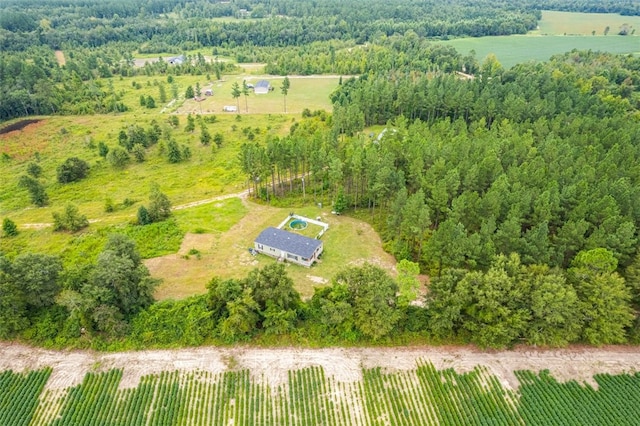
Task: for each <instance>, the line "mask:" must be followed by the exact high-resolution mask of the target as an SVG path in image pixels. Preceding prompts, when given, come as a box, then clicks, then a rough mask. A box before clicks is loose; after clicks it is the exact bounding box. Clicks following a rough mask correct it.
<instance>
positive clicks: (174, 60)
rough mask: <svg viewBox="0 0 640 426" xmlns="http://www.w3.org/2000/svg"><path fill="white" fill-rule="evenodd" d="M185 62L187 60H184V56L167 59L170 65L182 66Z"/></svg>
mask: <svg viewBox="0 0 640 426" xmlns="http://www.w3.org/2000/svg"><path fill="white" fill-rule="evenodd" d="M186 60H187V58H185V57H184V55H180V56H175V57H173V58H169V59H167V61H168V62H169V63H170V64H171V65H182V64H184V61H186Z"/></svg>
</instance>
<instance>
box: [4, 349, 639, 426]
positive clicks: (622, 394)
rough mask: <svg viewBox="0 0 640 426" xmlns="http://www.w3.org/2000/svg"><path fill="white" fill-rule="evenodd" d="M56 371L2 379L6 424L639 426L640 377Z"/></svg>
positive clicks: (422, 366)
mask: <svg viewBox="0 0 640 426" xmlns="http://www.w3.org/2000/svg"><path fill="white" fill-rule="evenodd" d="M50 374H51V370H50V369H45V370H40V371H35V372H30V373H14V372H11V371H5V372H3V373H0V384H1V385H2V386H1V387H0V423H1V424H6V425H25V426H26V425H51V426H64V425H101V426H103V425H127V426H136V425H230V424H233V425H278V426H283V425H305V426H311V425H334V426H336V425H345V426H350V425H362V426H369V425H438V424H439V425H461V426H462V425H464V426H468V425H510V426H512V425H525V424H526V425H573V424H575V425H605V424H607V425H613V424H615V425H633V424H637V423H636V421H637V419H638V418H640V404H638V401H640V374H638V373H636V374H620V375H609V374H600V375H596V376H595V377H594V380H595V382H596V383H597V384H598V389H597V390H596V389H594V388H593V387H592V386H590V385H587V384H579V383H577V382H575V381H569V382H566V383H559V382H557V381H556V380H555V379H554V378H553V377H551V376H550V375H549V374H548V373H547V372H544V371H543V372H541V373H534V372H531V371H519V372H516V376H517V377H518V379H519V380H520V388H519V389H518V390H516V391H513V390H510V389H507V388H505V387H504V386H503V385H502V384H501V383H500V381H499V380H498V379H497V377H496V376H494V375H493V374H491V373H490V372H489V371H488V369H486V368H485V367H481V366H478V367H476V368H474V369H473V370H471V371H469V372H467V373H457V372H455V371H454V370H453V369H446V370H437V369H436V368H435V367H434V366H433V364H431V363H430V362H428V361H418V363H417V366H416V368H414V369H413V370H407V371H396V372H387V371H383V370H381V369H380V368H379V367H377V368H371V369H362V370H361V378H360V379H359V380H357V381H350V382H344V381H338V380H336V378H335V377H332V376H327V375H325V371H324V369H323V368H322V367H320V366H311V367H307V368H303V369H298V370H291V371H289V372H288V376H287V378H286V380H285V381H284V382H283V383H280V384H275V385H271V384H269V383H268V381H266V380H264V378H260V377H254V376H252V375H251V372H250V371H249V370H227V371H225V372H222V373H217V374H214V373H212V372H208V371H199V370H196V371H187V372H179V371H173V372H163V373H161V374H155V375H148V376H143V377H142V378H141V380H140V382H139V384H137V386H135V387H122V386H121V381H122V378H123V370H119V369H113V370H109V371H106V372H102V373H97V372H92V373H88V374H87V375H86V376H85V378H84V380H83V381H82V383H81V384H79V385H77V386H74V387H71V388H68V389H47V390H43V387H44V385H45V383H46V381H47V379H48V377H49V375H50Z"/></svg>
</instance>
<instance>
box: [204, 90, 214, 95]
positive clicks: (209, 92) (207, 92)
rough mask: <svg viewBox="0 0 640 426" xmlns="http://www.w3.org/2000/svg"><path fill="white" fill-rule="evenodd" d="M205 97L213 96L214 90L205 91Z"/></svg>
mask: <svg viewBox="0 0 640 426" xmlns="http://www.w3.org/2000/svg"><path fill="white" fill-rule="evenodd" d="M204 95H205V96H213V90H211V89H207V90H205V91H204Z"/></svg>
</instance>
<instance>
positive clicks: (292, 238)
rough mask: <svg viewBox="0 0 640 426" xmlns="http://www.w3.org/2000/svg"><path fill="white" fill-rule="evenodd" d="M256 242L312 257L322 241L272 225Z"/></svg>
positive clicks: (307, 257)
mask: <svg viewBox="0 0 640 426" xmlns="http://www.w3.org/2000/svg"><path fill="white" fill-rule="evenodd" d="M256 243H258V244H264V245H265V246H269V247H273V248H275V249H278V250H284V251H286V252H287V253H291V254H296V255H298V256H300V257H303V258H305V259H310V258H311V256H313V253H314V252H315V251H316V249H317V248H318V247H320V245H321V244H322V241H320V240H316V239H313V238H309V237H304V236H302V235H298V234H294V233H293V232H287V231H283V230H282V229H278V228H274V227H272V226H270V227H269V228H267V229H265V230H264V231H262V232H261V233H260V235H258V238H256Z"/></svg>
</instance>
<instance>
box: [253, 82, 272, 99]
mask: <svg viewBox="0 0 640 426" xmlns="http://www.w3.org/2000/svg"><path fill="white" fill-rule="evenodd" d="M270 89H271V84H269V82H268V81H267V80H260V81H258V82H257V83H256V85H255V86H254V88H253V93H255V94H256V95H265V94H267V93H269V90H270Z"/></svg>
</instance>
